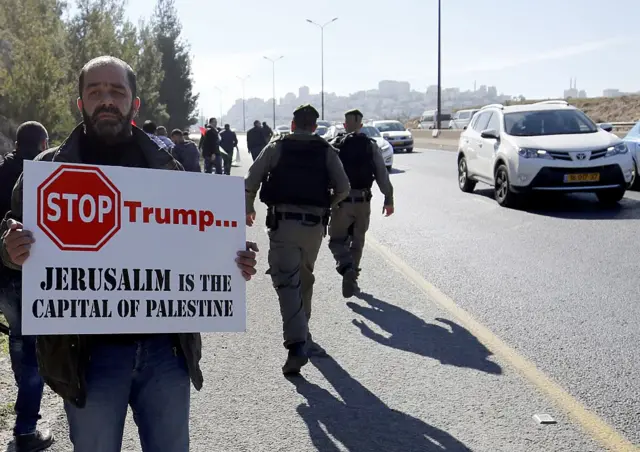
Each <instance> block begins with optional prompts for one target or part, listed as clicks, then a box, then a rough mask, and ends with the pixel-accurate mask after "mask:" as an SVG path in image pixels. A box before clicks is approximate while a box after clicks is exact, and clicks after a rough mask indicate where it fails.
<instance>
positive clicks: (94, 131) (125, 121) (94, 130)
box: [82, 105, 135, 143]
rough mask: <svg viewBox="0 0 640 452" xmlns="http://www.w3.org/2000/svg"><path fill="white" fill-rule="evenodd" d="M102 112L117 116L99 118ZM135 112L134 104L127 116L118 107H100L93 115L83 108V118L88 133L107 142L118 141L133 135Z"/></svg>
mask: <svg viewBox="0 0 640 452" xmlns="http://www.w3.org/2000/svg"><path fill="white" fill-rule="evenodd" d="M101 113H110V114H112V115H114V116H115V118H113V119H112V118H106V119H98V115H99V114H101ZM134 114H135V111H134V109H133V105H132V106H131V110H129V113H128V114H127V115H126V116H124V115H123V114H122V113H121V112H120V110H118V108H117V107H109V106H103V107H99V108H97V109H96V110H95V111H94V112H93V115H91V116H89V115H88V114H87V112H86V111H85V109H84V108H83V109H82V118H83V120H84V124H85V130H86V132H87V134H88V135H94V136H96V137H98V138H100V139H102V140H104V141H106V142H107V143H116V142H119V141H122V140H123V139H126V138H128V137H130V136H131V128H132V125H131V120H132V119H133V116H134Z"/></svg>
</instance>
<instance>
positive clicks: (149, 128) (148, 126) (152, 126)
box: [142, 119, 158, 134]
mask: <svg viewBox="0 0 640 452" xmlns="http://www.w3.org/2000/svg"><path fill="white" fill-rule="evenodd" d="M157 128H158V127H157V126H156V123H155V122H153V121H151V120H150V119H147V120H146V121H145V122H144V125H143V126H142V130H144V131H145V132H147V133H151V134H155V133H156V129H157Z"/></svg>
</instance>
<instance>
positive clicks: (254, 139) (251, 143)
mask: <svg viewBox="0 0 640 452" xmlns="http://www.w3.org/2000/svg"><path fill="white" fill-rule="evenodd" d="M268 142H269V139H268V138H267V136H266V135H265V131H264V129H263V128H262V127H253V128H252V129H250V130H249V131H248V132H247V147H248V148H249V149H257V148H260V149H262V148H264V147H265V146H266V145H267V143H268Z"/></svg>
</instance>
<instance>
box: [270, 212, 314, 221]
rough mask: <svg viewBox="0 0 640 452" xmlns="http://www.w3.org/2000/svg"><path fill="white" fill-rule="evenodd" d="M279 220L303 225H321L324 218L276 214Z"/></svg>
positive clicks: (284, 213)
mask: <svg viewBox="0 0 640 452" xmlns="http://www.w3.org/2000/svg"><path fill="white" fill-rule="evenodd" d="M276 219H277V220H295V221H301V222H303V223H320V222H321V221H322V217H321V216H319V215H313V214H310V213H294V212H276Z"/></svg>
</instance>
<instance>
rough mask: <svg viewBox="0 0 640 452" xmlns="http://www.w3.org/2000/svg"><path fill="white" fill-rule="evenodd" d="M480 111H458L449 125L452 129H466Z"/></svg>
mask: <svg viewBox="0 0 640 452" xmlns="http://www.w3.org/2000/svg"><path fill="white" fill-rule="evenodd" d="M478 111H479V110H478V109H473V110H458V111H456V112H455V113H454V114H453V117H452V118H451V122H450V123H449V128H450V129H466V128H467V126H469V123H470V122H471V119H472V118H473V115H475V114H476V113H477V112H478Z"/></svg>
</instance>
